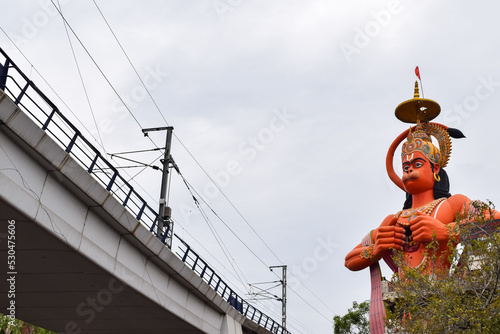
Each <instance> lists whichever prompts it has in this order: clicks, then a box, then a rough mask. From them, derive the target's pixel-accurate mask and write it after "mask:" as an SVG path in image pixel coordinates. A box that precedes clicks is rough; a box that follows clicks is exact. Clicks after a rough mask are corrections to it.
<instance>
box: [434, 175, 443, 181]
mask: <svg viewBox="0 0 500 334" xmlns="http://www.w3.org/2000/svg"><path fill="white" fill-rule="evenodd" d="M434 179H435V180H436V182H439V181H441V176H439V175H437V174H436V173H434Z"/></svg>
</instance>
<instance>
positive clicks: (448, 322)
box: [386, 202, 500, 334]
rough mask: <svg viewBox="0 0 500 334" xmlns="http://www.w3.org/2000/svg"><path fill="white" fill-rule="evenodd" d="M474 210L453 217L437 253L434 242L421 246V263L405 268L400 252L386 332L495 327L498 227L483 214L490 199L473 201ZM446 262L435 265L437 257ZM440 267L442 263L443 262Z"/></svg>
mask: <svg viewBox="0 0 500 334" xmlns="http://www.w3.org/2000/svg"><path fill="white" fill-rule="evenodd" d="M474 208H475V210H471V212H474V211H475V214H474V215H469V216H467V217H459V220H458V221H459V224H457V225H456V226H455V230H454V231H451V230H450V233H451V234H452V235H455V236H457V235H459V236H460V243H459V244H458V245H457V244H456V242H453V238H452V240H451V241H450V243H449V247H450V250H451V254H450V255H449V257H448V259H443V258H442V257H440V254H439V253H438V252H437V242H434V243H433V242H431V243H430V244H429V246H428V247H427V250H426V252H427V253H426V255H427V256H428V258H427V260H428V262H427V265H426V266H420V267H418V268H411V267H409V266H407V265H405V262H404V258H403V256H402V254H398V255H397V256H396V257H395V259H396V263H397V264H398V266H399V268H400V273H401V274H399V275H394V276H393V278H392V280H391V283H390V286H391V288H392V289H393V292H392V295H393V296H394V300H393V301H394V303H395V304H394V305H393V307H390V308H389V310H388V321H387V323H386V326H387V329H388V330H389V332H390V333H395V332H401V333H408V334H413V333H419V334H420V333H431V334H432V333H500V292H499V290H500V228H499V226H498V224H499V221H494V220H492V219H490V218H489V217H490V216H492V213H493V211H492V210H493V209H492V208H493V205H492V204H491V202H490V203H489V204H488V205H486V204H484V203H481V202H476V203H474ZM445 260H447V261H449V263H451V267H450V268H449V270H448V269H446V270H444V269H440V268H442V266H440V263H441V262H442V261H445ZM445 267H446V266H445Z"/></svg>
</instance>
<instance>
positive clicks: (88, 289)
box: [0, 203, 203, 334]
mask: <svg viewBox="0 0 500 334" xmlns="http://www.w3.org/2000/svg"><path fill="white" fill-rule="evenodd" d="M0 208H1V209H0V226H3V228H2V230H3V231H2V234H3V235H2V238H1V239H0V242H1V244H0V245H1V247H0V259H2V260H5V261H3V262H5V263H6V260H7V247H6V244H7V239H6V235H7V234H5V233H6V227H7V226H8V221H9V220H11V221H12V220H14V221H15V232H16V237H17V238H16V244H15V246H16V248H15V249H16V255H15V256H16V273H17V274H16V275H15V291H16V292H15V298H14V299H13V300H15V314H16V317H17V318H18V319H22V320H24V321H27V322H29V323H32V324H35V325H37V326H40V327H43V328H46V329H50V330H52V331H55V332H58V333H59V332H60V333H67V334H73V333H74V334H76V333H93V334H94V333H95V334H101V333H102V334H105V333H166V332H168V333H186V334H199V333H200V334H201V333H203V332H202V331H200V330H198V329H196V328H195V327H193V326H191V325H189V324H188V323H187V322H186V321H184V320H182V319H179V318H178V317H177V316H175V315H173V314H171V313H170V312H168V311H167V310H165V309H164V308H161V307H158V305H157V304H156V303H154V302H153V301H151V300H150V299H149V298H147V297H145V296H144V295H143V294H141V293H139V292H137V291H135V290H134V289H132V288H130V287H128V286H126V285H125V284H124V283H122V282H120V281H118V280H116V279H115V278H114V277H113V276H112V275H110V274H109V273H107V272H105V271H104V270H102V269H101V268H99V267H98V266H97V265H95V264H94V263H93V262H92V261H90V260H89V259H86V258H85V257H83V256H82V255H81V254H78V253H77V252H76V251H75V250H73V249H71V248H70V247H68V246H67V245H66V244H65V243H63V242H61V241H60V240H59V239H58V238H55V237H53V236H52V234H51V233H50V232H48V231H46V230H45V229H44V228H43V227H40V226H39V225H38V224H36V223H34V222H31V221H29V220H28V219H27V218H26V217H24V216H23V215H22V214H21V213H19V212H17V211H16V210H15V209H13V208H12V207H10V206H9V205H7V204H5V203H1V204H0ZM55 232H56V233H57V231H55ZM5 274H6V271H4V273H3V275H5ZM3 275H2V276H3ZM6 278H8V277H6ZM6 278H4V279H2V280H0V291H1V292H0V293H1V294H2V298H0V308H1V309H2V310H3V313H5V312H6V311H5V310H7V308H8V307H9V299H8V298H6V296H7V292H8V291H9V286H8V282H7V279H6Z"/></svg>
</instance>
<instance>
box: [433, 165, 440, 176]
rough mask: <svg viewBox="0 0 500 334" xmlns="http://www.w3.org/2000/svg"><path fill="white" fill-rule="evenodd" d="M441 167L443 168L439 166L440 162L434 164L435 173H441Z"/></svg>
mask: <svg viewBox="0 0 500 334" xmlns="http://www.w3.org/2000/svg"><path fill="white" fill-rule="evenodd" d="M440 169H441V167H439V165H438V164H434V174H439V170H440Z"/></svg>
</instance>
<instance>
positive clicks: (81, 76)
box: [57, 0, 106, 151]
mask: <svg viewBox="0 0 500 334" xmlns="http://www.w3.org/2000/svg"><path fill="white" fill-rule="evenodd" d="M57 4H58V5H59V10H60V12H61V15H62V8H61V4H60V2H59V0H57ZM63 24H64V30H65V31H66V36H67V37H68V42H69V46H70V48H71V53H72V54H73V59H74V60H75V65H76V68H77V70H78V75H79V77H80V82H81V83H82V87H83V91H84V93H85V98H86V100H87V104H88V106H89V109H90V113H91V114H92V119H93V120H94V125H95V128H96V131H97V135H98V136H99V140H100V141H101V146H102V148H103V149H104V151H106V149H105V147H104V141H103V140H102V136H101V131H100V130H99V126H98V125H97V121H96V118H95V114H94V109H93V108H92V104H91V103H90V98H89V94H88V92H87V86H86V85H85V82H84V80H83V75H82V71H81V70H80V65H79V64H78V59H77V58H76V53H75V49H74V48H73V43H72V42H71V37H70V35H69V31H68V27H67V24H66V21H65V20H63Z"/></svg>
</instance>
